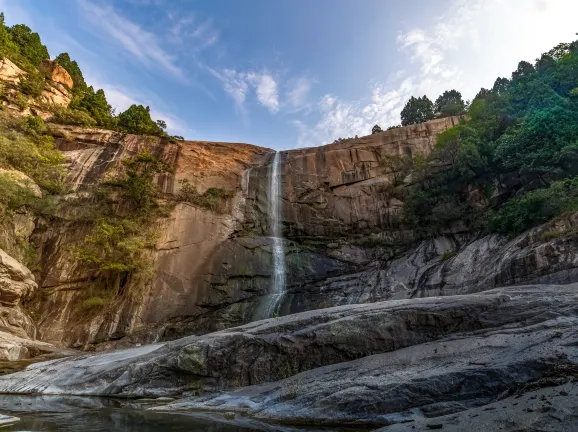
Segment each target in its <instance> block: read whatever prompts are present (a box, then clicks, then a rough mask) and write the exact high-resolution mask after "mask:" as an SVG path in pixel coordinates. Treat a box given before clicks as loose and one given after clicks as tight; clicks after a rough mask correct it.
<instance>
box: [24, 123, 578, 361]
mask: <svg viewBox="0 0 578 432" xmlns="http://www.w3.org/2000/svg"><path fill="white" fill-rule="evenodd" d="M457 121H458V119H457V118H446V119H438V120H434V121H431V122H427V123H424V124H421V125H414V126H409V127H405V128H397V129H393V130H390V131H387V132H383V133H380V134H375V135H371V136H369V137H362V138H360V139H356V140H349V141H345V142H340V143H336V144H330V145H328V146H323V147H319V148H312V149H303V150H292V151H287V152H282V154H281V161H282V165H281V172H282V184H283V206H282V207H283V209H284V211H283V214H282V220H283V225H284V230H283V232H284V235H285V239H284V241H283V245H284V251H285V265H286V268H287V276H286V294H285V295H283V297H282V298H281V299H280V300H279V314H280V315H286V314H290V313H296V312H301V311H306V310H313V309H321V308H328V307H333V306H338V305H347V304H355V303H369V302H376V301H382V300H388V299H405V298H412V297H426V296H432V295H434V296H437V295H452V294H467V293H473V292H478V291H480V290H483V289H487V288H491V287H498V286H506V285H514V284H520V283H534V282H543V283H566V282H573V281H576V280H577V279H576V270H575V268H576V267H577V260H576V256H575V253H574V250H575V246H576V240H575V236H574V234H573V233H574V232H576V229H575V225H576V221H575V219H576V217H575V216H571V217H570V216H569V217H567V218H565V219H563V220H560V221H557V222H554V223H552V224H548V225H545V226H543V227H540V228H537V229H535V230H531V231H529V232H528V233H526V234H524V235H523V236H521V237H519V238H517V239H514V240H508V239H506V238H504V237H501V236H497V235H493V236H487V237H483V238H478V237H475V236H474V234H473V233H470V232H468V231H467V228H464V229H461V230H459V229H458V230H455V232H453V233H448V234H447V235H445V236H442V237H438V238H435V239H432V240H430V241H426V242H423V243H421V244H418V245H416V246H415V247H413V248H411V249H410V250H409V251H406V252H404V250H406V249H407V244H408V241H411V239H412V233H411V232H408V231H407V229H405V228H403V226H401V225H400V224H399V218H400V216H401V214H402V213H401V212H402V209H403V202H402V201H400V200H399V199H398V198H396V197H395V196H394V195H395V194H394V193H393V192H392V191H393V189H395V188H392V184H393V183H392V182H394V181H395V182H396V184H397V186H395V187H396V188H399V187H405V186H407V185H410V186H411V179H407V178H405V179H403V178H401V180H400V172H401V173H402V174H404V175H405V174H406V173H405V171H404V170H403V169H402V171H400V169H401V168H399V167H398V166H397V165H396V164H397V163H398V162H399V161H400V160H402V159H400V158H403V157H406V156H405V155H410V154H411V155H413V156H415V155H417V154H423V155H427V154H428V153H429V152H430V151H431V149H432V148H433V144H434V142H435V136H436V134H437V133H439V132H441V131H443V130H445V129H447V128H448V127H451V126H452V125H454V124H455V123H456V122H457ZM50 128H51V131H52V133H53V134H54V135H55V136H56V137H57V139H56V144H57V147H58V148H59V149H60V150H61V151H63V153H64V155H65V156H66V157H67V159H68V161H69V166H68V168H69V172H70V179H71V187H72V189H73V190H74V191H75V193H89V192H90V191H91V190H92V188H94V187H95V186H96V185H98V184H99V183H100V182H101V181H103V179H105V178H106V176H108V175H111V174H112V173H114V171H115V169H116V167H117V166H118V165H119V163H120V161H121V160H122V159H123V158H126V157H128V156H131V155H134V154H136V153H138V152H139V151H140V150H142V149H145V148H146V149H148V150H149V151H151V152H153V153H154V154H155V155H157V156H158V157H159V158H161V159H162V160H164V161H165V163H166V164H167V165H168V166H170V167H172V170H171V172H170V173H168V174H165V175H162V176H159V178H158V179H157V182H158V185H159V187H160V189H161V190H162V191H163V192H164V193H166V194H174V193H178V192H179V190H180V187H181V181H183V180H186V181H188V182H189V184H191V185H192V186H194V187H195V188H196V189H197V190H198V191H199V192H201V193H202V192H204V191H205V190H207V189H209V188H211V187H219V188H223V189H225V190H229V191H232V192H234V193H235V196H234V198H233V199H231V200H229V201H228V202H227V206H226V211H225V213H219V214H217V213H214V212H211V211H208V210H206V209H203V208H200V207H196V206H194V205H192V204H189V203H180V204H178V205H177V206H176V207H174V209H173V210H172V212H171V214H170V215H169V216H168V217H166V218H164V219H163V220H161V221H159V233H160V235H159V241H158V243H157V246H156V250H155V251H154V262H155V264H154V265H155V275H154V277H153V279H152V280H151V281H150V282H149V283H147V284H146V286H145V287H143V289H139V293H140V294H139V296H138V298H136V299H135V298H128V297H127V298H125V297H121V298H119V299H117V301H115V302H114V304H111V305H110V307H109V308H105V309H103V310H101V311H98V312H97V313H95V312H92V313H90V314H88V315H87V314H86V313H84V312H83V311H82V310H81V308H80V303H81V301H82V300H81V299H82V296H83V287H85V286H86V283H87V281H90V280H91V274H90V272H87V271H86V269H85V268H83V267H82V266H81V265H79V263H78V262H77V261H76V260H75V259H74V258H73V257H71V256H70V254H69V250H70V247H71V246H72V245H74V244H75V242H78V241H81V240H82V239H83V238H84V236H85V235H86V233H87V230H86V228H87V227H86V226H83V225H82V224H78V223H76V222H74V221H73V219H74V217H72V218H71V219H70V218H69V219H67V218H64V219H63V220H62V221H60V222H57V223H54V222H52V223H51V224H39V225H38V228H37V230H36V231H35V234H34V240H35V242H36V243H37V244H39V245H41V248H40V255H41V257H42V266H43V269H44V270H43V271H42V272H41V273H40V274H39V275H38V276H39V277H38V281H39V284H40V286H41V290H42V293H43V295H42V296H41V298H40V300H39V301H38V302H37V303H35V305H34V309H35V310H37V311H38V314H39V315H38V317H39V318H38V327H39V335H40V337H41V339H42V340H45V341H49V342H51V343H54V344H57V345H62V346H68V347H74V348H79V349H88V350H92V349H97V350H100V349H106V348H109V347H111V346H131V345H134V344H136V343H152V342H158V341H162V340H170V339H175V338H178V337H183V336H186V335H191V334H197V335H198V334H203V333H208V332H212V331H218V330H222V329H226V328H228V327H232V326H236V325H240V324H243V323H246V322H250V321H253V320H256V319H261V318H263V317H264V313H263V305H264V304H267V302H268V301H270V299H271V296H272V295H276V294H274V293H271V292H270V286H271V278H272V275H273V264H272V263H273V260H272V253H271V248H272V246H271V239H270V238H268V227H267V217H266V216H267V215H266V212H267V208H268V207H267V202H268V201H267V200H268V193H269V191H268V183H269V180H268V176H269V175H270V173H269V164H270V159H271V157H272V152H271V151H270V150H268V149H263V148H260V147H255V146H251V145H247V144H236V143H230V144H226V143H208V142H197V141H183V142H180V143H178V144H177V143H171V142H168V140H166V139H164V138H163V139H160V138H153V137H140V136H135V135H126V134H122V133H117V132H111V131H106V130H100V129H80V128H78V127H74V126H59V125H50ZM392 161H393V162H392ZM396 161H397V162H396ZM400 181H401V185H400V184H399V182H400ZM315 197H317V198H315ZM316 200H317V201H316ZM72 216H73V215H72ZM396 244H405V245H406V246H403V247H399V246H396ZM404 248H405V249H404ZM465 269H467V271H465ZM71 322H73V323H75V325H74V326H73V328H74V330H73V331H70V323H71Z"/></svg>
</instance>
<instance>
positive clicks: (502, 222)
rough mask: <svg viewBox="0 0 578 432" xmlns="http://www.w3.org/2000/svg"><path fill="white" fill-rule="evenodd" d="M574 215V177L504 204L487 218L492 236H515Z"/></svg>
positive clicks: (577, 181) (577, 200)
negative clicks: (564, 214)
mask: <svg viewBox="0 0 578 432" xmlns="http://www.w3.org/2000/svg"><path fill="white" fill-rule="evenodd" d="M574 211H578V177H574V178H571V179H567V180H562V181H558V182H554V183H552V184H551V185H550V187H548V188H544V189H536V190H533V191H530V192H527V193H525V194H524V195H522V196H519V197H516V198H514V199H512V200H510V201H508V202H506V203H505V204H504V205H503V206H501V207H500V208H499V209H497V210H494V211H491V212H490V213H489V215H488V228H489V229H490V230H491V231H493V232H499V233H502V234H508V235H517V234H520V233H521V232H523V231H525V230H526V229H528V228H531V227H533V226H535V225H539V224H541V223H544V222H547V221H548V220H550V219H552V218H553V217H556V216H559V215H561V214H563V213H566V212H574Z"/></svg>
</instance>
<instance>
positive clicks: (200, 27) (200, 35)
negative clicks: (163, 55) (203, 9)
mask: <svg viewBox="0 0 578 432" xmlns="http://www.w3.org/2000/svg"><path fill="white" fill-rule="evenodd" d="M168 16H169V19H170V20H171V21H172V24H171V27H170V28H169V30H168V36H169V39H170V41H171V42H173V43H176V44H181V45H186V46H187V48H188V49H191V50H192V51H193V52H195V53H199V52H201V51H203V50H205V49H206V48H209V47H211V46H213V45H215V44H216V43H217V42H218V41H219V32H218V30H216V29H215V27H214V26H213V23H212V21H211V20H202V21H198V20H197V19H195V17H194V16H193V15H191V14H188V15H184V16H181V15H175V14H173V13H169V15H168Z"/></svg>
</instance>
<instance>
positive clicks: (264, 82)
mask: <svg viewBox="0 0 578 432" xmlns="http://www.w3.org/2000/svg"><path fill="white" fill-rule="evenodd" d="M247 79H248V80H249V82H250V83H252V85H253V87H255V90H256V92H257V99H258V100H259V102H261V105H263V106H264V107H266V108H267V109H269V111H271V112H272V113H276V112H277V111H279V95H278V94H277V83H276V82H275V80H274V79H273V77H272V76H271V74H269V73H268V72H266V71H265V72H263V73H261V74H255V73H249V74H247Z"/></svg>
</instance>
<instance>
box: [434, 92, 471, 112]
mask: <svg viewBox="0 0 578 432" xmlns="http://www.w3.org/2000/svg"><path fill="white" fill-rule="evenodd" d="M434 109H435V113H436V114H437V115H438V116H441V117H448V116H453V115H458V114H462V113H463V112H464V110H465V109H466V104H465V102H464V100H463V99H462V94H461V93H460V92H459V91H457V90H449V91H448V90H446V91H445V92H443V94H441V95H440V96H439V97H438V98H437V99H436V101H435V104H434Z"/></svg>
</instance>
